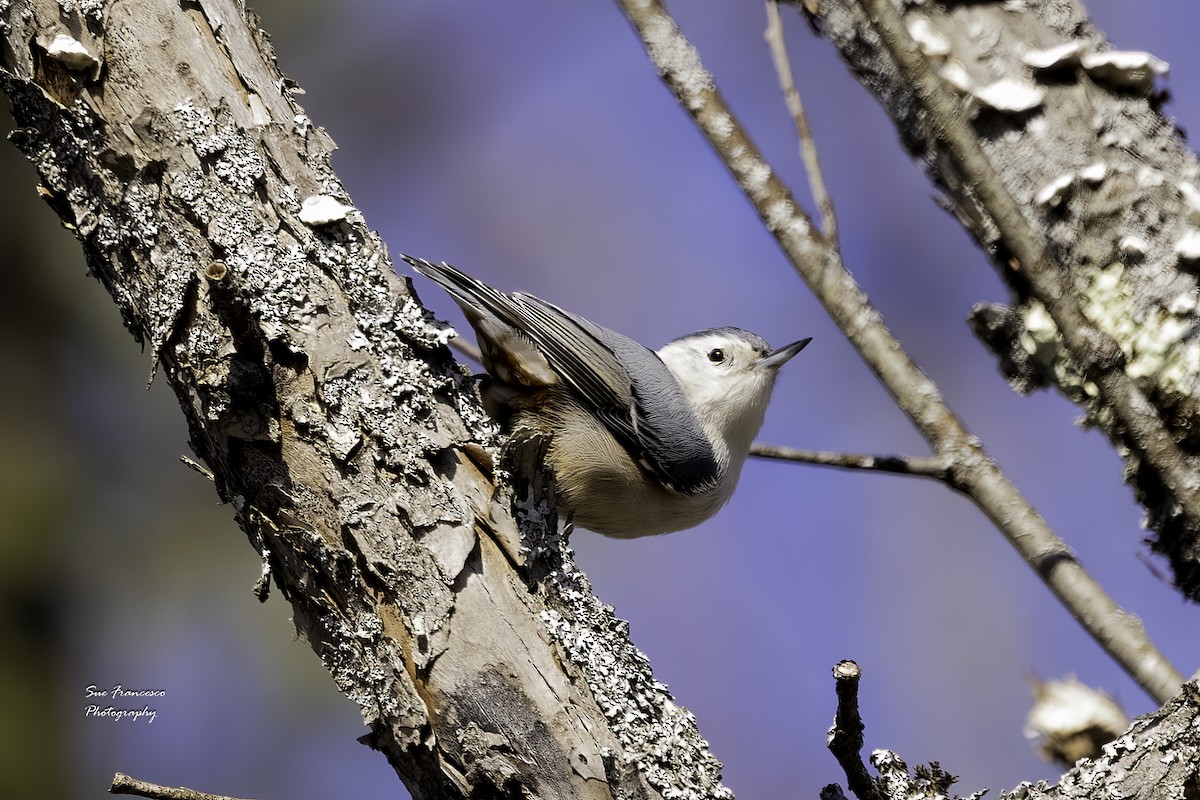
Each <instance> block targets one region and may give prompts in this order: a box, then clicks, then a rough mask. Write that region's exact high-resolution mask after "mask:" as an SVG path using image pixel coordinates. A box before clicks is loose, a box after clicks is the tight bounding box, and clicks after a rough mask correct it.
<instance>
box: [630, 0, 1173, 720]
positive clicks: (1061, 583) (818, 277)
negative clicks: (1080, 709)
mask: <svg viewBox="0 0 1200 800" xmlns="http://www.w3.org/2000/svg"><path fill="white" fill-rule="evenodd" d="M618 2H619V4H620V6H621V7H622V8H623V9H624V11H625V14H626V16H627V17H628V18H629V20H630V22H631V23H632V24H633V26H634V28H635V29H636V30H637V32H638V34H639V35H640V37H641V39H642V41H643V43H644V45H645V47H646V51H647V53H648V54H649V56H650V59H651V61H652V62H653V63H654V66H655V67H656V68H657V70H658V72H659V75H660V76H661V77H662V78H663V80H664V81H665V82H666V84H667V86H668V87H669V88H670V89H671V91H672V92H674V94H675V95H676V97H677V98H678V99H679V102H680V104H681V105H682V106H683V107H684V108H685V109H687V111H688V113H689V114H691V116H692V118H693V119H694V120H695V122H696V124H697V126H698V127H699V128H700V130H701V131H702V132H703V134H704V135H705V136H706V137H707V138H708V140H709V143H710V144H711V145H712V146H713V148H714V149H715V150H716V152H717V154H718V155H719V156H720V158H721V159H722V161H723V162H724V163H725V165H726V167H727V168H728V169H729V171H730V172H731V173H732V174H733V177H734V178H735V180H736V181H737V182H738V185H739V186H740V187H741V188H742V191H743V192H744V193H745V194H746V196H747V198H749V200H750V201H751V203H752V204H753V205H754V207H755V209H756V210H757V211H758V214H759V216H760V217H761V218H762V220H763V222H764V223H765V224H766V226H767V229H768V230H770V232H771V233H772V234H773V235H774V236H775V238H776V241H778V242H779V245H780V247H781V248H782V249H783V251H784V253H785V254H786V255H787V256H788V258H789V259H790V260H791V262H792V264H793V266H794V267H795V269H796V271H797V272H798V273H799V274H800V276H801V277H802V278H803V279H804V281H805V282H806V283H807V284H808V286H809V288H810V290H811V291H812V292H813V294H814V295H815V296H816V297H817V298H818V299H819V300H820V301H821V303H822V304H823V305H824V306H825V308H826V310H827V311H828V312H829V314H830V316H831V317H832V318H833V320H834V321H835V322H836V323H837V325H838V327H839V328H841V330H842V331H843V333H845V335H846V337H847V339H849V341H850V342H851V344H853V345H854V347H855V349H856V350H857V351H858V352H859V354H860V356H861V357H862V358H863V360H864V361H865V362H866V363H867V365H868V366H869V367H870V368H871V370H872V371H873V372H874V373H875V374H876V376H878V378H879V380H880V381H881V382H882V383H883V385H884V387H885V388H886V389H887V390H888V391H889V392H890V393H891V395H892V397H893V398H895V400H896V403H897V405H899V407H900V408H901V410H903V411H904V412H905V414H907V415H908V416H909V418H910V419H911V420H912V421H913V423H914V424H915V425H916V427H917V429H918V430H919V431H920V433H921V435H922V436H923V437H924V438H925V439H926V440H927V441H928V442H929V444H930V446H931V447H932V448H933V452H934V453H935V454H936V455H938V456H941V457H945V458H948V459H949V460H950V462H951V464H952V467H951V470H950V476H949V481H948V483H949V485H950V486H952V487H954V488H955V489H957V490H959V491H961V492H962V493H964V494H965V495H967V496H968V497H969V498H970V499H971V500H972V501H973V502H974V503H975V504H976V505H977V506H978V507H979V508H980V510H982V511H983V512H984V514H986V515H987V516H988V518H989V519H991V520H992V521H993V522H994V523H995V524H996V526H997V528H998V529H999V530H1000V531H1001V532H1002V533H1003V534H1004V536H1005V537H1006V538H1007V539H1008V541H1009V542H1010V543H1011V544H1012V545H1013V547H1015V548H1016V549H1017V551H1018V553H1020V554H1021V557H1022V558H1024V559H1025V560H1026V562H1027V563H1028V564H1029V565H1030V566H1031V567H1032V568H1033V569H1034V570H1035V571H1036V572H1037V573H1038V575H1039V576H1040V577H1041V578H1042V580H1043V581H1044V582H1045V583H1046V585H1047V586H1048V587H1049V588H1050V590H1051V591H1052V592H1053V593H1054V595H1055V596H1056V597H1058V598H1059V600H1060V601H1061V602H1062V603H1063V605H1064V606H1065V607H1066V608H1067V610H1068V611H1069V612H1070V613H1071V614H1072V615H1073V616H1074V617H1075V618H1076V619H1077V620H1078V621H1079V623H1080V624H1081V625H1082V626H1083V627H1084V628H1085V629H1086V630H1087V631H1088V633H1089V634H1090V635H1091V636H1092V637H1093V638H1094V639H1095V640H1096V641H1097V642H1098V643H1099V644H1100V646H1101V647H1103V648H1104V650H1105V651H1106V652H1108V653H1109V655H1110V656H1112V658H1113V659H1114V660H1116V661H1117V663H1119V664H1120V665H1121V666H1122V667H1123V668H1124V669H1125V670H1126V671H1127V672H1128V673H1129V675H1130V676H1131V677H1132V678H1133V679H1134V680H1135V681H1136V682H1137V683H1138V685H1140V686H1141V687H1142V688H1143V689H1144V690H1145V691H1146V692H1147V693H1148V694H1150V695H1151V696H1152V697H1154V698H1155V699H1156V700H1157V701H1158V702H1160V703H1161V702H1164V701H1165V700H1166V699H1167V698H1169V697H1171V696H1172V695H1173V694H1174V693H1175V691H1176V690H1177V689H1178V687H1179V685H1180V683H1182V680H1183V679H1182V676H1181V675H1180V674H1179V673H1178V671H1176V670H1175V668H1174V667H1173V666H1172V665H1171V664H1170V662H1169V661H1167V659H1166V658H1165V656H1163V655H1162V653H1161V652H1160V651H1159V650H1158V649H1157V648H1156V647H1155V646H1154V644H1153V643H1152V642H1151V641H1150V640H1149V638H1148V637H1147V636H1146V633H1145V630H1144V629H1143V628H1142V626H1141V623H1140V621H1138V620H1136V618H1134V617H1132V615H1130V614H1128V613H1126V612H1125V611H1124V610H1123V609H1121V608H1120V607H1119V606H1118V605H1117V604H1116V602H1115V601H1114V600H1113V599H1112V598H1111V597H1110V596H1109V595H1108V594H1107V593H1106V592H1105V591H1104V589H1103V588H1102V587H1101V586H1100V585H1099V584H1098V583H1096V581H1095V580H1094V579H1093V578H1092V577H1091V576H1090V575H1089V574H1088V573H1087V572H1086V571H1085V570H1084V569H1083V567H1082V566H1081V565H1080V564H1079V562H1078V561H1077V560H1076V558H1075V556H1074V555H1073V554H1072V553H1071V551H1070V549H1069V548H1068V547H1067V546H1066V544H1065V543H1064V542H1063V541H1062V540H1061V539H1059V538H1058V537H1057V536H1056V535H1055V534H1054V532H1053V531H1052V530H1051V529H1050V527H1049V526H1048V525H1047V523H1046V521H1045V520H1044V519H1043V518H1042V517H1041V516H1040V515H1039V514H1038V513H1037V512H1036V511H1035V510H1034V509H1033V507H1032V506H1031V505H1030V503H1029V501H1028V500H1026V499H1025V497H1024V496H1023V495H1022V494H1021V492H1020V491H1019V490H1018V489H1017V488H1016V486H1015V485H1014V484H1013V483H1012V482H1011V481H1010V480H1009V479H1008V477H1007V476H1006V475H1005V474H1004V473H1003V472H1002V471H1001V470H1000V469H999V467H998V466H997V465H996V464H995V462H994V461H992V459H991V458H990V457H989V456H988V455H987V453H986V452H985V451H984V449H983V446H982V445H981V444H980V442H979V440H978V439H977V438H975V437H974V436H973V435H971V433H970V432H969V431H968V430H967V429H966V427H965V426H964V425H963V423H962V422H961V421H960V420H959V419H958V417H957V416H955V414H954V413H953V412H952V411H951V410H950V409H949V408H948V407H947V406H946V404H945V402H944V401H943V400H942V397H941V394H940V392H939V391H938V389H937V387H936V386H935V385H934V383H933V382H932V381H931V380H929V378H928V377H926V376H925V374H924V373H923V372H921V370H920V369H919V368H918V367H917V365H916V364H915V363H914V362H913V361H912V359H911V358H910V357H909V356H908V354H907V353H906V352H905V351H904V350H903V348H902V347H901V346H900V343H899V342H897V341H896V339H895V338H894V337H893V336H892V334H891V332H890V331H889V330H888V329H887V327H886V326H885V325H884V323H883V320H882V317H881V316H880V314H879V312H878V311H877V310H876V309H875V308H874V307H873V306H872V305H871V304H870V301H869V300H868V299H867V296H866V294H865V293H864V292H863V291H862V289H861V288H860V287H859V286H858V284H857V283H856V282H855V280H854V278H853V277H852V276H851V274H850V272H849V271H848V270H847V269H846V267H845V265H844V264H843V263H842V260H841V256H840V254H839V253H838V252H837V250H836V249H835V248H833V247H831V246H830V245H829V244H828V243H827V242H825V241H824V240H823V238H822V237H821V236H820V235H819V234H818V233H817V231H816V229H815V227H814V226H813V224H812V222H811V220H809V219H808V217H807V216H806V215H805V214H804V212H803V211H802V210H801V209H800V207H799V205H798V204H797V203H796V201H795V198H794V197H793V196H792V194H791V192H790V191H789V190H788V188H787V187H786V186H785V185H784V183H783V182H782V180H781V179H780V178H779V177H778V175H777V174H776V173H775V171H774V169H772V167H771V166H770V164H768V163H767V162H766V160H765V159H764V158H763V157H762V155H761V153H760V152H759V151H758V149H757V147H755V145H754V144H753V142H751V140H750V138H749V136H748V135H747V133H746V131H745V129H744V128H743V127H742V125H741V124H740V123H739V121H738V120H737V118H736V117H735V116H734V114H733V112H732V111H731V110H730V108H729V107H728V105H727V104H726V103H725V101H724V99H723V98H722V97H721V94H720V93H719V92H718V90H717V88H716V83H715V80H714V78H713V76H712V75H711V73H709V72H708V71H707V70H706V69H705V68H704V65H703V64H702V63H701V61H700V58H699V55H698V54H697V53H696V51H695V49H694V48H693V47H692V45H691V43H690V42H688V40H687V39H686V37H684V35H683V33H682V32H681V31H680V30H679V28H678V26H677V25H676V24H675V21H674V19H672V18H671V16H670V15H669V14H668V13H667V11H666V9H665V8H663V6H662V4H661V3H659V2H656V1H655V0H618Z"/></svg>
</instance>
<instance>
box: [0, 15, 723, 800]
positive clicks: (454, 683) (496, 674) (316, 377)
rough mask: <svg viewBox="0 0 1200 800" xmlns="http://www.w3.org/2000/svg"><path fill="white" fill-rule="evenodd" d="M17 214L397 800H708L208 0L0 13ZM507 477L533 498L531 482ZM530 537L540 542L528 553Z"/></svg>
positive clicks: (413, 311) (439, 348)
mask: <svg viewBox="0 0 1200 800" xmlns="http://www.w3.org/2000/svg"><path fill="white" fill-rule="evenodd" d="M0 34H2V35H3V42H2V45H0V46H2V48H3V49H2V53H0V82H2V84H3V87H4V89H5V91H6V92H7V94H8V96H9V99H10V101H11V103H12V107H13V114H14V117H15V118H16V120H17V123H18V125H19V126H20V129H19V130H18V131H17V132H16V133H15V134H14V136H13V140H14V142H15V143H16V144H17V146H18V147H20V148H21V150H22V151H23V152H24V153H25V154H26V155H27V156H28V157H29V159H30V160H31V161H32V162H33V163H34V164H35V166H36V167H37V169H38V171H39V174H40V176H41V181H42V186H41V187H40V188H39V191H40V192H41V194H42V196H43V197H44V198H45V199H46V200H47V202H49V203H50V205H51V206H52V207H53V208H54V209H55V211H56V212H57V213H58V214H59V216H60V217H61V219H62V221H63V224H64V225H65V226H66V227H67V228H68V229H69V230H71V231H72V232H73V233H74V234H75V235H76V236H77V237H78V239H79V240H80V242H81V244H82V246H83V248H84V252H85V253H86V257H87V262H88V265H89V268H90V270H91V272H92V273H93V274H94V275H95V276H96V277H97V278H98V279H99V280H100V281H101V282H102V283H103V284H104V286H105V287H106V288H107V289H108V291H109V292H110V294H111V295H112V297H113V299H114V301H115V302H116V304H117V306H118V308H119V309H120V311H121V315H122V318H123V320H124V322H125V325H126V326H127V327H128V328H129V330H130V331H131V332H132V333H133V335H134V337H135V338H136V339H137V340H138V341H140V342H142V343H143V344H144V345H145V346H146V347H147V348H148V349H149V350H150V352H151V354H152V356H153V363H154V365H155V367H156V368H157V369H160V370H161V372H162V373H163V376H164V377H165V379H166V380H167V381H168V382H169V383H170V385H171V386H172V388H173V389H174V391H175V393H176V394H177V396H178V397H179V400H180V404H181V406H182V409H183V412H184V414H185V416H186V417H187V420H188V424H189V429H190V438H191V445H192V448H193V449H194V450H195V452H196V453H197V454H198V455H199V456H200V457H201V458H202V459H203V460H204V462H205V463H206V464H207V465H208V467H209V468H210V469H211V471H212V473H213V476H214V478H215V482H216V487H217V491H218V493H219V494H220V496H221V498H222V500H224V501H226V502H228V503H230V504H231V505H232V506H233V508H234V510H235V514H236V517H237V520H238V523H239V524H240V525H241V526H242V528H243V529H244V530H245V531H246V533H247V535H248V537H249V540H250V543H251V544H252V545H253V546H254V547H255V549H256V550H258V551H259V553H260V554H261V556H262V558H263V559H264V562H265V563H266V564H267V565H269V567H270V571H271V573H272V575H273V576H274V579H275V583H276V585H277V586H278V587H279V589H280V591H281V592H282V593H283V595H284V596H285V597H286V598H287V599H288V601H289V602H290V603H291V604H292V607H293V609H294V619H295V624H296V627H297V629H298V631H299V633H300V635H302V636H303V637H304V638H305V639H306V640H307V641H308V642H309V643H310V645H311V646H312V648H313V649H314V651H316V653H317V654H318V655H319V656H320V657H321V659H322V660H323V662H324V663H325V666H326V667H327V668H328V670H329V672H330V674H331V675H332V676H333V678H334V680H335V682H336V683H337V685H338V687H339V688H340V689H341V690H342V691H343V692H344V693H345V694H346V695H347V696H348V697H350V698H351V699H353V700H354V701H355V702H356V703H357V704H358V705H359V707H360V709H361V711H362V715H363V719H364V721H365V722H366V724H367V725H368V726H369V727H370V730H371V733H370V734H369V735H368V736H367V737H365V740H366V741H367V743H368V744H370V745H371V746H372V747H374V748H376V749H378V750H380V751H381V752H383V753H384V755H385V756H386V757H387V758H388V760H389V762H390V763H391V764H392V765H393V767H394V768H395V769H396V771H397V772H398V773H399V775H400V777H401V778H402V779H403V780H404V782H405V783H406V784H407V786H408V787H409V790H410V791H411V792H412V794H413V796H414V797H417V798H457V797H468V796H471V797H521V798H535V797H546V798H551V797H553V798H567V797H577V798H611V797H622V798H657V797H694V798H723V797H729V796H730V794H729V792H728V790H727V789H725V788H724V787H723V786H722V785H721V782H720V765H719V764H718V763H717V761H716V760H715V759H714V758H713V757H712V756H711V755H710V754H709V752H708V749H707V745H706V743H705V742H704V740H703V739H702V738H700V736H699V733H698V731H697V728H696V724H695V720H694V718H693V717H692V716H691V714H689V713H688V712H687V711H686V710H684V709H681V708H680V707H678V706H677V705H675V703H674V702H673V701H672V699H671V697H670V695H669V694H668V693H667V691H666V688H665V687H664V686H663V685H662V684H659V683H657V682H655V681H654V679H653V676H652V674H651V671H650V668H649V665H648V663H647V662H646V659H645V657H644V656H642V655H641V653H639V652H638V651H637V650H636V649H635V648H634V647H633V645H632V644H631V643H630V642H629V639H628V630H627V627H626V625H625V623H623V622H621V621H620V620H617V619H616V618H615V617H614V616H613V614H612V609H611V608H609V607H607V606H605V605H603V604H602V603H600V602H599V601H598V600H597V599H596V598H595V597H594V596H592V594H591V591H590V588H589V586H588V584H587V581H586V579H585V578H584V576H583V575H582V574H580V573H579V572H577V571H576V570H575V568H574V567H573V565H572V564H571V562H570V554H569V551H565V549H563V548H560V547H559V546H558V543H557V540H556V534H555V533H554V531H555V524H556V521H555V517H554V514H553V509H552V507H551V506H550V505H549V504H548V503H546V502H545V500H544V498H545V497H547V496H548V495H547V492H546V490H545V487H544V486H542V485H540V484H539V485H535V486H534V487H533V489H532V490H531V493H530V494H529V495H528V496H527V497H525V498H523V500H522V502H520V503H517V504H516V505H517V507H518V508H519V509H520V511H521V515H522V517H523V519H522V520H521V521H520V524H518V521H517V520H514V517H513V515H512V513H511V511H510V503H509V496H508V494H506V493H504V492H501V493H500V494H497V491H496V486H495V485H494V477H493V474H492V472H493V470H492V467H491V464H492V458H491V456H490V455H489V449H490V448H491V447H492V446H493V445H494V444H495V441H496V440H495V434H494V429H493V428H492V426H491V425H490V423H489V422H488V421H487V420H486V419H485V418H484V416H483V415H482V413H481V411H480V409H479V405H478V402H477V398H476V396H475V393H474V390H473V388H472V387H471V385H470V383H469V382H468V381H466V380H465V379H464V377H463V375H462V374H461V373H460V372H459V371H458V369H457V368H456V367H455V365H454V364H453V362H452V361H451V359H450V356H449V353H448V351H447V350H446V348H445V347H444V346H443V343H444V342H443V338H442V337H443V332H442V331H440V330H439V329H438V328H437V327H436V326H433V325H431V324H430V323H429V321H428V320H427V315H426V312H425V311H424V309H422V308H421V306H420V305H419V303H418V302H417V300H416V299H415V297H414V296H413V294H412V291H411V287H410V285H409V284H408V282H407V281H403V280H400V279H399V278H397V277H396V275H395V274H394V273H393V271H392V267H391V262H390V259H389V258H388V255H387V252H386V250H385V248H384V246H383V244H382V242H381V241H380V240H379V238H378V236H377V235H376V234H374V233H373V232H372V231H370V230H369V229H368V228H367V227H366V226H365V224H364V223H363V220H362V218H361V215H360V214H359V213H358V212H357V211H356V210H355V209H354V208H353V205H352V204H351V203H350V201H349V199H348V197H347V196H346V193H345V191H344V189H343V188H342V186H341V184H340V183H339V182H338V180H337V178H336V176H335V175H334V174H333V172H332V170H331V169H330V163H329V155H330V153H331V152H332V150H333V143H332V141H331V140H330V138H329V137H328V136H327V135H326V134H325V132H324V131H323V130H321V129H320V128H318V127H315V126H313V125H312V124H311V123H310V122H309V120H308V119H307V117H305V116H304V113H303V111H302V109H300V107H299V106H298V105H297V104H296V103H295V101H294V99H293V97H292V94H291V91H290V88H291V84H290V82H289V81H288V80H287V79H286V78H284V77H283V76H282V75H281V74H280V73H279V71H278V70H277V68H276V66H275V62H274V56H273V54H272V51H271V49H270V46H269V44H268V42H267V40H266V36H265V34H264V33H263V32H262V31H261V30H260V29H259V28H258V24H257V21H256V20H255V19H254V18H253V17H252V16H247V15H246V13H245V11H244V9H243V7H242V6H241V5H240V4H239V3H237V2H234V0H198V1H197V2H186V3H171V2H141V3H136V4H127V3H121V4H108V3H100V2H81V3H71V4H67V3H61V4H59V3H56V2H52V1H51V0H36V1H33V0H30V1H29V2H0ZM535 483H536V482H535ZM539 531H540V532H539Z"/></svg>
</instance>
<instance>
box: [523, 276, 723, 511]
mask: <svg viewBox="0 0 1200 800" xmlns="http://www.w3.org/2000/svg"><path fill="white" fill-rule="evenodd" d="M512 299H513V302H514V303H515V304H516V305H518V306H519V307H520V308H521V309H522V312H523V313H522V317H523V319H524V320H525V322H526V330H528V331H530V333H531V337H532V338H533V340H534V342H536V343H537V345H538V347H539V348H540V349H541V350H542V352H543V353H544V354H545V355H546V357H547V359H549V361H550V363H551V364H552V365H553V367H554V369H555V371H556V372H558V373H559V375H560V376H562V378H563V379H564V381H566V382H567V383H568V384H570V385H571V386H572V387H574V388H575V390H576V391H577V392H578V393H579V395H580V396H581V397H582V398H583V400H584V401H585V402H586V403H587V404H588V405H589V406H591V407H592V408H594V409H595V410H596V415H597V416H598V417H599V418H600V419H601V420H602V421H603V422H604V424H605V426H606V427H607V428H608V429H609V431H610V432H611V433H612V434H613V436H614V437H615V438H616V439H617V441H619V442H621V444H622V445H624V447H625V449H626V450H628V451H629V452H630V454H631V455H632V456H633V458H634V459H635V460H636V461H638V462H639V463H641V464H642V466H644V467H645V468H646V469H647V470H649V471H650V472H651V473H653V474H654V475H655V476H657V477H658V479H659V480H661V481H662V482H663V483H664V484H666V485H668V486H670V487H671V488H673V489H675V490H676V491H679V492H683V493H685V494H692V493H696V492H702V491H704V490H706V489H709V488H711V487H712V485H713V484H714V483H715V482H716V480H717V479H718V478H719V477H720V466H719V465H718V464H717V460H716V456H715V454H714V453H713V448H712V444H711V443H710V442H709V440H708V436H707V434H706V433H705V431H704V429H703V427H702V426H701V425H700V421H699V420H698V419H697V418H696V413H695V411H693V410H692V406H691V404H690V403H689V402H688V400H687V398H686V397H684V395H683V390H682V389H681V388H680V386H679V383H678V381H676V380H675V376H673V375H672V374H671V372H670V371H669V370H668V369H667V367H666V365H665V364H663V362H662V359H660V358H659V357H658V355H657V354H655V353H654V352H653V351H651V350H650V349H648V348H646V347H644V346H642V345H641V344H638V343H637V342H635V341H634V340H633V339H630V338H629V337H628V336H624V335H623V334H620V333H617V332H616V331H614V330H610V329H608V328H605V327H602V326H600V325H597V324H595V323H594V322H590V321H589V320H586V319H584V318H583V317H580V316H577V315H575V314H572V313H571V312H569V311H565V310H563V309H561V308H559V307H558V306H555V305H553V304H552V303H547V302H546V301H545V300H541V299H540V298H537V297H533V296H531V295H525V294H515V295H513V298H512Z"/></svg>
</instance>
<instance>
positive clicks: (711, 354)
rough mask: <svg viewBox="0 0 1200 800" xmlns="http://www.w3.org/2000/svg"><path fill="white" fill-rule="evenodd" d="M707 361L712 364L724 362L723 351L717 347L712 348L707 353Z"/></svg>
mask: <svg viewBox="0 0 1200 800" xmlns="http://www.w3.org/2000/svg"><path fill="white" fill-rule="evenodd" d="M708 360H709V361H711V362H713V363H714V364H720V363H721V362H722V361H724V360H725V351H724V350H722V349H721V348H719V347H714V348H713V349H712V350H709V351H708Z"/></svg>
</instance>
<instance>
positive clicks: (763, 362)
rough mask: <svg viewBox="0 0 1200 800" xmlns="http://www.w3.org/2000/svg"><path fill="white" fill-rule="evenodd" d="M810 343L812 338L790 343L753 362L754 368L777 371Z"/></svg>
mask: <svg viewBox="0 0 1200 800" xmlns="http://www.w3.org/2000/svg"><path fill="white" fill-rule="evenodd" d="M811 341H812V337H809V338H807V339H801V340H800V341H798V342H792V343H791V344H789V345H788V346H787V347H781V348H779V349H778V350H776V351H774V352H772V353H768V354H767V355H765V356H763V357H762V358H760V359H759V360H758V361H755V362H754V366H756V367H766V368H768V369H779V368H780V367H782V366H783V365H784V364H786V363H787V362H788V361H790V360H791V358H792V356H794V355H796V353H799V352H800V351H801V350H803V349H804V348H805V347H807V346H808V343H809V342H811Z"/></svg>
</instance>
